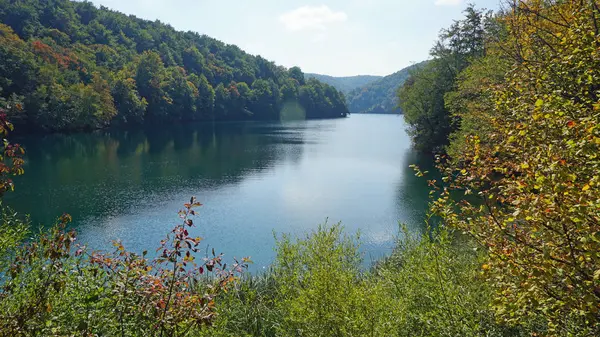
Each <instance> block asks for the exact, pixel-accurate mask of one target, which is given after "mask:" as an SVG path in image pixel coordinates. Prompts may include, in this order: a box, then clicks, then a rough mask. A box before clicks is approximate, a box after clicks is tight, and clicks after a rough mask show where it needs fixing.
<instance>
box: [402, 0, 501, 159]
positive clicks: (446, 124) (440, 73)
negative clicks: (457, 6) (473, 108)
mask: <svg viewBox="0 0 600 337" xmlns="http://www.w3.org/2000/svg"><path fill="white" fill-rule="evenodd" d="M490 21H491V14H490V13H488V12H485V11H484V10H476V9H475V8H474V7H473V5H469V7H467V9H466V10H465V18H464V19H462V20H459V21H456V22H455V23H454V24H453V25H452V26H451V27H450V28H449V29H444V30H442V32H441V33H440V36H439V40H438V42H437V43H436V45H435V46H434V48H433V49H432V50H431V53H430V54H431V56H432V57H433V60H431V61H430V62H429V63H428V64H427V65H426V66H424V67H423V69H418V68H417V69H415V71H414V73H413V74H412V75H411V78H410V79H409V80H408V81H407V82H406V83H405V84H404V86H403V87H402V88H400V90H399V91H398V98H399V101H400V107H401V108H402V110H403V111H404V116H405V119H406V122H407V123H408V124H409V126H410V129H409V130H410V133H411V135H412V138H413V143H414V144H415V147H416V148H417V149H419V150H420V151H423V152H430V153H436V152H444V151H445V147H446V146H447V145H448V144H449V137H450V134H452V133H453V132H454V131H456V130H457V129H458V127H459V125H460V120H459V119H458V118H457V116H453V115H452V114H451V112H450V111H449V110H448V108H447V107H446V104H445V97H446V94H447V93H449V92H452V91H454V90H455V89H456V78H457V76H458V74H459V73H460V72H461V71H463V70H464V69H465V68H466V67H467V66H468V65H469V64H470V63H471V62H473V61H474V60H475V59H477V58H479V57H482V56H483V55H484V53H485V48H484V45H485V39H486V36H487V30H488V29H489V27H491V26H492V25H491V23H490Z"/></svg>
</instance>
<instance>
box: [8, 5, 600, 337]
mask: <svg viewBox="0 0 600 337" xmlns="http://www.w3.org/2000/svg"><path fill="white" fill-rule="evenodd" d="M22 3H24V2H18V4H22ZM28 3H29V2H28ZM74 6H75V8H80V7H79V6H82V7H81V8H85V4H77V5H74ZM5 7H6V6H4V5H3V6H2V7H1V8H5ZM95 13H98V12H95ZM100 13H110V12H108V11H104V12H100ZM24 15H25V14H24ZM82 17H85V16H82ZM117 17H122V16H118V15H117ZM19 22H27V21H26V20H25V21H19ZM69 22H70V21H69ZM27 27H29V26H27ZM32 27H33V26H32ZM160 27H163V26H160ZM599 27H600V2H598V1H596V0H593V1H579V0H566V1H563V0H561V1H558V0H556V1H548V0H527V1H510V2H506V3H505V6H504V7H503V8H502V9H501V10H498V11H496V12H493V11H488V10H485V9H478V8H476V7H475V6H473V5H469V6H468V7H467V8H466V9H465V11H464V16H463V17H462V18H461V19H460V20H457V21H455V22H454V23H453V24H452V25H451V26H450V27H448V28H446V29H444V30H442V31H441V33H440V35H439V39H438V41H437V42H436V43H435V45H434V46H433V48H432V51H431V59H430V60H429V62H427V63H426V64H425V65H423V66H422V67H418V68H415V69H413V70H412V71H411V72H410V74H409V77H408V78H407V80H406V83H405V84H404V85H403V86H402V88H400V89H399V90H398V92H397V95H398V99H399V101H400V105H401V108H402V110H403V112H404V118H405V120H406V123H407V124H408V127H409V134H410V136H411V137H412V142H413V146H414V148H415V149H417V150H418V151H421V152H422V153H425V154H429V155H431V156H432V157H434V158H435V160H436V163H437V167H438V172H426V171H423V170H421V168H419V167H417V166H414V172H415V175H417V176H418V177H422V179H426V180H428V183H429V186H430V198H431V202H430V205H429V206H430V207H429V211H428V214H427V216H426V218H425V219H424V222H425V224H426V225H427V230H426V231H425V232H424V233H423V235H418V234H414V233H413V234H411V233H409V232H408V230H406V229H405V228H401V230H400V235H399V236H398V240H397V244H396V247H395V249H394V250H393V252H392V253H391V254H390V255H389V256H387V257H386V258H383V259H381V260H379V261H376V262H375V263H373V265H372V266H371V267H369V268H364V267H363V264H362V258H363V256H361V254H360V252H359V247H360V244H361V240H360V235H359V234H352V233H347V232H345V231H344V229H343V226H341V225H339V224H338V225H331V224H328V225H327V224H325V225H322V226H320V227H319V228H318V229H317V230H314V231H312V232H310V233H307V234H306V235H304V236H300V237H293V236H290V235H278V236H277V237H276V254H277V255H276V259H275V261H274V263H273V265H272V266H271V267H270V268H269V269H267V270H265V271H264V272H263V273H260V274H256V275H250V274H248V273H244V270H245V268H246V267H247V265H248V264H249V263H251V261H249V260H247V259H240V260H231V261H226V259H225V258H224V257H223V256H222V255H219V254H215V251H214V250H213V251H212V254H211V252H207V254H206V255H203V253H202V252H199V245H200V244H201V242H202V239H201V238H199V237H195V235H194V233H195V232H196V231H197V228H195V223H194V219H195V217H196V216H201V214H199V212H200V209H201V207H202V205H201V204H200V201H199V200H197V199H196V198H194V197H192V198H191V199H190V200H189V201H187V200H186V201H187V202H186V203H185V204H183V207H182V210H181V211H180V212H179V213H177V214H178V215H179V218H180V219H179V220H180V222H179V223H178V224H175V225H174V226H173V229H172V230H171V231H170V232H169V235H167V236H166V238H165V240H163V241H162V242H160V243H157V246H158V247H159V249H158V250H157V251H156V252H157V253H156V254H152V253H150V254H149V253H148V252H147V251H145V252H143V253H141V254H139V253H138V254H136V253H133V252H130V251H128V250H127V249H126V248H125V247H124V246H123V245H122V244H121V243H120V242H115V244H114V251H112V252H93V251H89V250H88V249H86V247H85V243H80V242H78V241H77V233H76V232H75V231H70V230H68V227H67V226H68V223H69V222H70V221H71V218H70V216H68V215H63V216H61V217H60V218H59V219H58V221H57V224H56V226H55V227H53V228H52V229H50V230H46V231H41V232H40V233H39V234H37V235H36V236H33V235H32V234H31V233H32V229H31V227H30V225H29V224H28V221H27V219H26V218H23V217H22V216H21V215H19V214H15V213H14V212H12V211H11V210H10V209H8V208H6V207H3V208H2V212H1V213H0V218H1V219H2V222H1V224H0V276H1V277H0V335H6V336H315V337H317V336H386V337H387V336H406V337H408V336H468V337H470V336H472V337H475V336H498V337H500V336H509V337H517V336H519V337H521V336H522V337H525V336H548V337H551V336H577V337H579V336H583V337H588V336H589V337H592V336H599V335H600V28H599ZM17 28H18V27H17ZM17 28H15V31H16V32H17V34H19V35H18V36H17V35H15V34H14V33H11V32H10V30H8V28H5V29H6V33H5V34H6V35H5V36H9V37H10V38H9V40H11V41H13V42H14V43H16V44H22V43H26V42H24V41H25V40H23V39H22V38H20V36H21V35H20V34H23V32H25V34H28V33H26V32H29V31H30V30H31V29H33V28H27V29H25V28H23V31H20V30H19V29H17ZM63 28H64V27H63ZM169 31H170V30H169ZM76 32H77V31H76V30H75V31H71V33H72V34H76ZM123 36H125V35H124V34H123ZM5 47H6V44H2V45H0V48H5ZM81 48H83V47H81ZM5 49H6V48H5ZM15 50H21V49H15ZM24 53H25V52H24ZM136 55H138V54H136ZM139 57H140V60H139V62H140V64H146V63H152V61H151V60H155V61H156V62H155V63H152V64H160V61H159V60H161V61H162V59H161V54H160V53H158V52H147V53H145V54H144V53H143V54H142V56H139ZM23 59H25V58H23ZM116 59H118V58H116ZM3 60H4V59H3ZM34 60H35V59H34ZM61 60H62V59H61ZM109 60H113V58H109ZM32 62H34V61H32ZM163 62H164V61H163ZM206 62H207V63H206V64H211V63H210V61H206ZM22 63H23V62H15V63H14V64H13V67H14V66H21V65H22ZM34 63H35V62H34ZM54 66H55V67H58V65H56V64H54V65H53V67H54ZM131 66H133V65H131ZM139 67H140V65H138V68H139ZM162 67H165V65H164V64H163V66H162ZM159 68H160V67H159ZM2 69H3V71H6V68H2ZM9 69H10V68H9ZM53 69H54V68H53ZM127 69H129V70H127ZM142 69H146V68H144V67H142ZM152 69H154V68H152ZM165 69H168V68H165ZM235 69H237V68H235ZM121 71H123V72H127V71H132V72H133V73H130V74H131V76H134V77H132V78H130V79H131V80H124V82H123V86H127V85H132V86H133V84H134V83H137V80H136V78H135V76H138V75H139V76H140V77H141V78H147V77H145V76H147V74H148V72H145V71H142V72H139V70H138V71H137V72H135V71H134V70H133V69H130V68H127V67H125V68H124V69H123V70H121ZM62 73H64V74H71V75H72V73H69V72H62ZM149 73H152V74H153V72H152V71H149ZM181 74H184V73H183V72H182V73H181ZM299 75H301V74H300V71H299V70H298V69H291V70H290V74H289V76H291V77H290V78H288V79H296V81H298V82H299V81H300V77H299ZM65 76H66V75H65ZM98 76H100V75H98ZM98 76H97V77H94V76H92V77H91V79H90V81H91V82H90V83H89V84H83V83H80V84H78V86H79V87H81V88H82V89H81V90H82V91H81V92H80V94H81V97H82V98H86V99H91V97H94V96H93V95H92V96H90V95H87V94H85V95H84V94H83V93H84V92H85V90H92V89H85V88H87V87H88V86H90V88H91V87H94V86H95V87H96V88H98V90H100V89H99V88H104V89H103V90H105V91H106V92H110V90H111V88H110V85H107V84H105V83H104V82H103V81H102V77H98ZM148 76H149V75H148ZM190 77H192V75H190ZM205 77H206V76H205ZM234 78H235V77H234ZM286 78H287V77H286ZM14 79H15V82H14V83H12V84H10V85H7V84H6V83H5V84H3V88H4V90H11V89H10V88H11V87H12V86H16V87H18V86H19V85H25V84H22V83H19V82H17V81H16V79H17V77H15V78H14ZM208 80H209V79H208V78H207V81H208ZM210 80H212V79H210ZM256 81H258V80H256ZM107 83H108V81H107ZM142 83H146V84H148V83H154V84H156V83H159V82H156V81H154V82H152V81H150V82H142ZM236 83H237V82H236ZM74 85H75V84H74ZM305 85H308V86H311V85H318V82H311V81H308V82H307V84H305ZM56 86H57V87H61V88H62V85H60V86H59V84H56ZM41 87H43V86H40V87H38V88H37V89H35V90H34V92H37V91H38V90H41V89H39V88H41ZM6 88H9V89H6ZM44 88H45V89H44V90H50V89H49V88H48V87H44ZM128 88H129V87H128ZM150 88H153V89H154V90H156V89H157V87H153V86H148V87H144V86H143V85H142V86H141V87H139V88H138V90H141V91H140V92H141V93H144V92H145V91H144V90H149V91H150V92H153V91H152V90H150ZM302 88H303V85H300V87H299V89H298V90H299V91H301V90H302ZM215 90H216V89H215ZM252 90H254V89H252ZM100 91H102V90H100ZM43 92H44V93H46V94H47V95H50V94H49V93H50V91H43ZM133 92H134V91H133V90H132V91H129V93H130V94H131V93H133ZM36 95H41V93H37V94H36ZM132 95H133V94H132ZM132 95H127V97H129V98H132V97H138V101H140V102H144V101H145V97H143V95H142V94H140V95H142V96H137V95H133V96H132ZM34 96H35V95H34ZM35 97H38V96H35ZM46 97H48V96H46ZM78 97H79V96H78ZM139 97H142V98H144V99H142V98H139ZM153 97H154V98H156V97H155V96H150V98H151V99H152V98H153ZM299 97H301V94H300V93H299ZM12 99H13V98H10V100H12ZM15 99H17V101H18V98H15ZM29 99H31V98H29ZM52 99H57V98H56V97H55V96H52ZM173 99H175V98H173ZM10 100H8V101H5V102H2V108H1V110H2V113H1V114H0V133H1V134H2V136H3V138H4V139H5V141H4V146H3V148H2V152H1V154H2V158H0V159H2V160H1V161H0V194H2V195H4V194H5V193H10V191H11V190H12V189H13V181H12V178H14V176H16V175H21V174H23V173H25V174H27V173H26V172H23V153H24V151H23V149H22V148H21V147H20V146H19V145H17V144H13V143H11V142H10V141H9V138H10V137H9V133H10V132H11V130H12V129H13V125H12V124H11V122H10V120H8V119H7V118H9V117H14V116H18V114H19V113H20V111H22V110H23V108H22V107H20V106H19V104H20V103H16V104H12V103H10ZM71 101H72V99H69V100H67V101H65V102H71ZM102 101H103V100H102V99H99V101H98V102H102ZM126 101H127V100H126ZM127 102H130V101H127ZM299 102H300V103H301V104H302V99H299ZM146 103H147V104H148V108H149V107H150V106H152V103H151V102H149V101H146ZM154 103H157V102H154ZM24 104H25V105H24V109H27V98H25V100H24ZM96 104H100V103H96ZM92 105H93V104H92ZM159 106H160V105H159ZM129 107H131V106H130V105H129ZM155 109H158V108H157V106H155ZM11 110H15V111H14V112H11ZM23 111H26V110H23ZM53 111H54V110H53ZM158 111H159V112H160V111H162V110H160V109H159V110H158ZM307 111H308V110H307ZM150 112H152V113H157V111H155V110H153V109H150V110H148V113H150ZM15 114H16V115H15ZM152 116H153V117H152V118H156V116H154V115H152ZM50 120H53V119H50ZM437 173H439V175H438V174H437ZM438 176H439V177H438ZM232 235H244V233H232ZM154 255H156V256H154Z"/></svg>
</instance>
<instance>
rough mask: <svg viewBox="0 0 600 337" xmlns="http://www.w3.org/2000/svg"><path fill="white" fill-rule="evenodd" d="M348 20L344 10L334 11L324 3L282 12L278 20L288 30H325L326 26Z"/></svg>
mask: <svg viewBox="0 0 600 337" xmlns="http://www.w3.org/2000/svg"><path fill="white" fill-rule="evenodd" d="M347 20H348V15H347V14H346V13H344V12H341V11H340V12H334V11H333V10H331V8H329V7H327V6H326V5H321V6H303V7H300V8H297V9H295V10H293V11H290V12H287V13H284V14H282V15H281V16H280V17H279V21H280V22H281V23H283V25H284V26H285V28H287V29H288V30H290V31H302V30H317V31H324V30H327V26H329V25H332V24H335V23H341V22H345V21H347Z"/></svg>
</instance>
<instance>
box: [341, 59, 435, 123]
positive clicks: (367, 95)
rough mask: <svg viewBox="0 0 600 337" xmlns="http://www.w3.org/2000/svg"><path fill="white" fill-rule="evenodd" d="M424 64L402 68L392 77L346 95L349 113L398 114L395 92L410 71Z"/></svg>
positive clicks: (384, 78)
mask: <svg viewBox="0 0 600 337" xmlns="http://www.w3.org/2000/svg"><path fill="white" fill-rule="evenodd" d="M423 64H424V62H421V63H418V64H415V65H413V66H410V67H407V68H404V69H402V70H400V71H398V72H396V73H394V74H392V75H389V76H386V77H383V78H381V79H379V80H377V81H374V82H371V83H369V84H367V85H365V86H363V87H361V88H357V89H354V90H352V91H351V92H349V93H347V94H346V101H347V102H348V109H349V110H350V112H366V113H400V112H401V111H400V109H399V108H398V98H397V95H396V93H397V91H398V88H400V87H401V86H402V85H403V84H404V82H406V80H407V79H408V77H409V76H410V72H411V70H412V69H415V68H416V67H419V66H421V65H423Z"/></svg>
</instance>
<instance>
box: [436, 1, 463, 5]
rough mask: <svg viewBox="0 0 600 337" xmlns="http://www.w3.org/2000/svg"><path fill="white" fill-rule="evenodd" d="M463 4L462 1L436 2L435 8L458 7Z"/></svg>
mask: <svg viewBox="0 0 600 337" xmlns="http://www.w3.org/2000/svg"><path fill="white" fill-rule="evenodd" d="M462 3H463V0H436V1H435V5H436V6H458V5H460V4H462Z"/></svg>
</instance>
